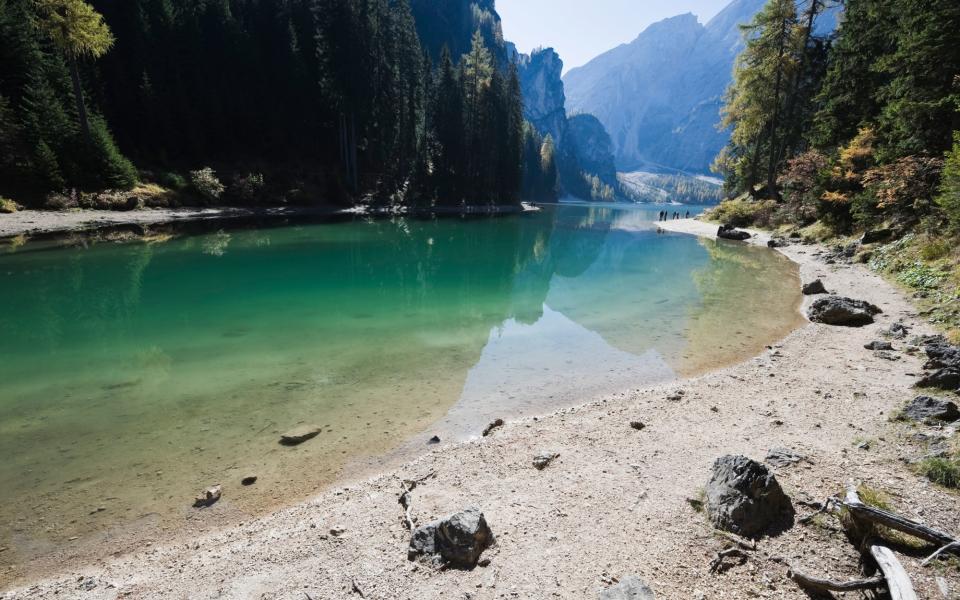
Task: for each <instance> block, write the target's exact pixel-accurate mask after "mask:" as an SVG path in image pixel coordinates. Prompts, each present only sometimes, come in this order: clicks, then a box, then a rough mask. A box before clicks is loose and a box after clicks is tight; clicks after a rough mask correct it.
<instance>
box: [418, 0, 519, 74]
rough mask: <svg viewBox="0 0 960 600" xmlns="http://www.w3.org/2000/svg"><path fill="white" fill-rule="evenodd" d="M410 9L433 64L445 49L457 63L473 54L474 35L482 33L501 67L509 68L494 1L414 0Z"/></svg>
mask: <svg viewBox="0 0 960 600" xmlns="http://www.w3.org/2000/svg"><path fill="white" fill-rule="evenodd" d="M410 9H411V10H412V11H413V18H414V21H416V25H417V35H418V36H419V37H420V43H421V44H422V45H423V48H424V49H425V50H426V51H427V52H429V53H430V57H431V58H432V59H433V61H434V63H436V62H437V60H438V59H439V58H440V52H441V50H442V49H443V47H444V46H446V47H447V48H449V49H450V54H451V56H453V60H454V62H456V61H457V60H458V59H459V58H460V57H461V56H463V55H464V54H466V53H467V52H469V51H470V40H471V38H472V37H473V32H474V31H476V30H477V29H480V32H481V33H482V34H483V38H484V41H485V42H486V45H487V48H489V49H490V50H491V51H492V52H493V55H494V58H495V59H496V61H497V64H498V65H500V66H505V65H506V64H507V58H508V48H507V45H506V44H505V43H504V41H503V31H502V29H501V27H500V15H499V13H497V9H496V3H495V1H494V0H444V1H443V2H437V0H411V2H410Z"/></svg>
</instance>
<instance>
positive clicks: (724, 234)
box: [717, 225, 753, 242]
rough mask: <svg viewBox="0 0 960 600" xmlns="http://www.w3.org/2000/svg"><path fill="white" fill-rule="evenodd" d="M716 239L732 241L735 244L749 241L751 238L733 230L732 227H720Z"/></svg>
mask: <svg viewBox="0 0 960 600" xmlns="http://www.w3.org/2000/svg"><path fill="white" fill-rule="evenodd" d="M717 237H718V238H720V239H723V240H734V241H737V242H744V241H746V240H749V239H750V238H752V237H753V236H752V235H751V234H750V233H748V232H746V231H740V230H739V229H737V228H735V227H734V226H733V225H721V226H720V228H719V229H718V230H717Z"/></svg>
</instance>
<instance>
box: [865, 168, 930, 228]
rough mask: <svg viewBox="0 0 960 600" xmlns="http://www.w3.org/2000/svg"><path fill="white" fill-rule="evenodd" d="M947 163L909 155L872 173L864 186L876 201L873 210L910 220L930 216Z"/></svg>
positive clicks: (875, 169) (867, 173)
mask: <svg viewBox="0 0 960 600" xmlns="http://www.w3.org/2000/svg"><path fill="white" fill-rule="evenodd" d="M942 170H943V160H941V159H939V158H927V157H922V156H906V157H904V158H899V159H897V160H896V161H894V162H892V163H890V164H886V165H883V166H881V167H876V168H873V169H870V170H868V171H867V172H866V173H864V175H863V185H864V188H865V189H866V191H867V192H869V193H870V194H871V195H872V198H873V200H874V202H875V204H874V205H873V206H871V207H870V208H872V209H874V210H876V211H878V212H880V213H883V214H887V215H895V216H897V217H900V218H904V219H907V220H909V221H916V220H917V219H918V217H921V216H923V215H926V214H929V213H930V209H931V207H932V205H931V198H933V197H934V194H936V191H937V184H938V183H939V181H940V172H941V171H942Z"/></svg>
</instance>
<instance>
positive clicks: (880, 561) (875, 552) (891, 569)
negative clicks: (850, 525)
mask: <svg viewBox="0 0 960 600" xmlns="http://www.w3.org/2000/svg"><path fill="white" fill-rule="evenodd" d="M843 505H844V506H845V507H846V508H847V510H849V511H850V516H851V518H852V519H853V521H854V523H856V521H857V520H858V519H860V518H866V520H868V521H870V522H877V521H878V520H879V519H877V518H876V517H877V515H878V514H879V516H880V517H882V518H883V520H884V521H888V522H895V523H897V524H901V525H902V524H903V523H904V522H906V523H913V522H912V521H910V520H909V519H904V518H902V517H900V516H898V515H894V514H893V513H891V512H888V511H885V510H881V509H878V508H876V507H873V506H867V505H866V504H864V503H863V502H861V501H860V495H859V494H858V493H857V487H856V486H855V485H853V484H852V483H851V484H849V485H848V486H847V496H846V498H845V499H844V502H843ZM851 507H852V508H851ZM861 515H865V516H866V517H861ZM891 516H892V517H894V519H889V518H888V517H891ZM870 517H874V518H872V519H871V518H870ZM883 524H884V525H887V523H883ZM887 526H888V527H890V525H887ZM898 531H902V529H898ZM931 531H935V530H931ZM865 542H866V543H865V544H864V545H865V547H866V548H867V550H868V552H869V553H870V556H871V557H873V560H874V561H876V563H877V566H878V567H880V572H881V573H883V578H884V579H885V580H886V581H887V589H889V590H890V598H891V600H917V593H916V592H915V591H914V590H913V584H912V583H911V582H910V576H909V575H907V571H906V570H905V569H904V568H903V565H902V564H900V561H899V560H898V559H897V556H896V555H895V554H894V553H893V551H891V550H890V549H889V548H887V547H886V546H881V545H880V544H874V543H870V542H869V541H866V540H865Z"/></svg>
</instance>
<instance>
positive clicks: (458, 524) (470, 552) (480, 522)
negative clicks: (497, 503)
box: [407, 507, 494, 569]
mask: <svg viewBox="0 0 960 600" xmlns="http://www.w3.org/2000/svg"><path fill="white" fill-rule="evenodd" d="M493 542H494V537H493V532H491V531H490V527H489V526H488V525H487V520H486V519H485V518H484V516H483V513H482V512H481V511H480V509H479V508H477V507H470V508H467V509H466V510H463V511H461V512H458V513H456V514H454V515H451V516H449V517H447V518H446V519H441V520H439V521H433V522H431V523H427V524H426V525H423V526H422V527H418V528H417V529H415V530H414V532H413V535H412V537H411V539H410V549H409V551H408V553H407V558H409V559H410V560H414V559H416V558H417V557H419V556H433V557H435V558H439V559H440V560H441V561H442V562H444V563H446V564H449V565H452V566H455V567H461V568H468V569H471V568H473V567H475V566H476V565H477V561H478V560H480V555H481V554H482V553H483V551H484V550H486V549H487V548H489V547H490V546H491V545H492V544H493Z"/></svg>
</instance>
